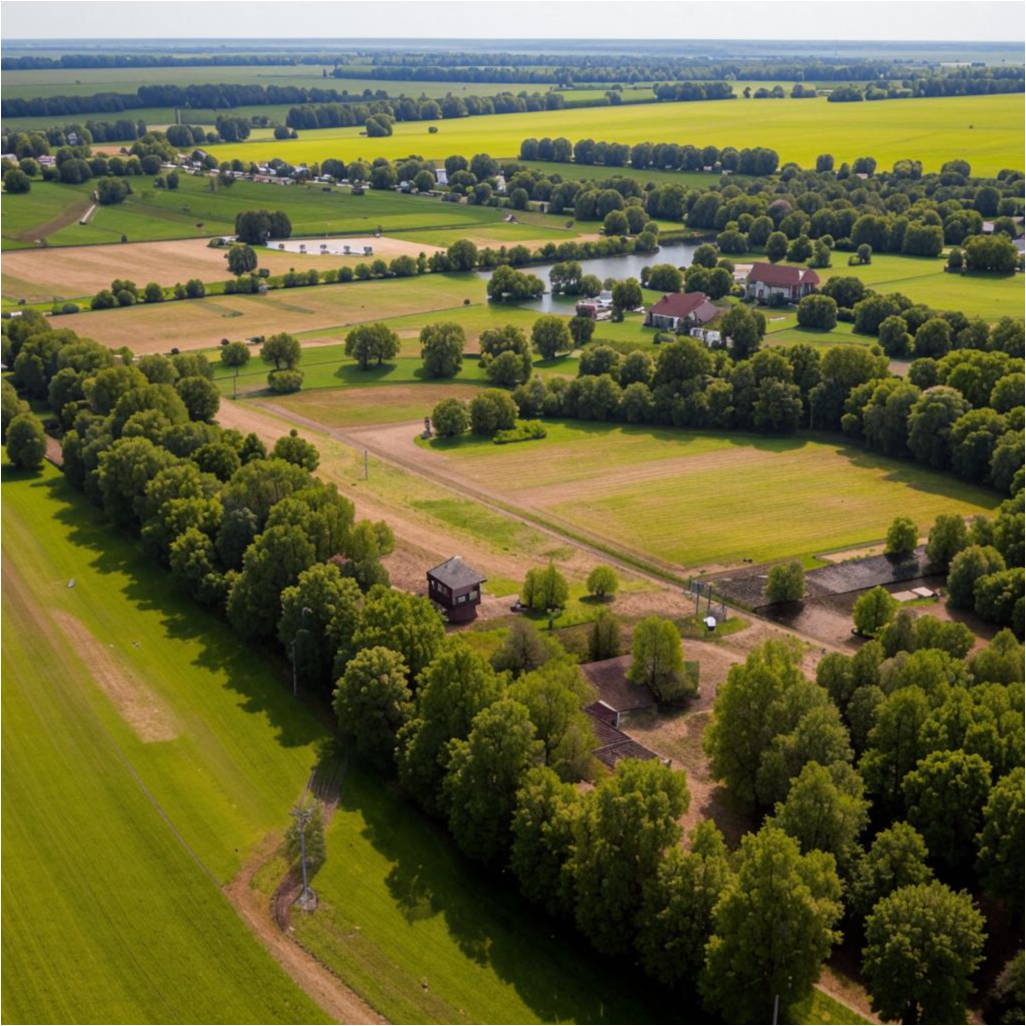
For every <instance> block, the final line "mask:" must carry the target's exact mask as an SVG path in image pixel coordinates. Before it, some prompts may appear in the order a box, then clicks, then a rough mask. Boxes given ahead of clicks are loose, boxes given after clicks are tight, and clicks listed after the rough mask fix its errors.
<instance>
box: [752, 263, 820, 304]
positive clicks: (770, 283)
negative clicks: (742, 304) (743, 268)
mask: <svg viewBox="0 0 1026 1026" xmlns="http://www.w3.org/2000/svg"><path fill="white" fill-rule="evenodd" d="M818 286H819V275H818V274H816V272H815V271H813V270H812V269H811V268H808V267H784V266H782V265H780V264H752V269H751V270H750V271H749V272H748V278H747V279H746V281H745V294H746V295H747V297H748V298H749V299H755V300H757V301H758V302H760V303H766V302H769V301H770V300H771V299H772V298H773V297H780V298H781V299H783V300H784V301H785V302H788V303H797V302H798V300H799V299H801V298H802V297H803V296H807V295H808V294H809V293H810V292H815V290H816V288H817V287H818Z"/></svg>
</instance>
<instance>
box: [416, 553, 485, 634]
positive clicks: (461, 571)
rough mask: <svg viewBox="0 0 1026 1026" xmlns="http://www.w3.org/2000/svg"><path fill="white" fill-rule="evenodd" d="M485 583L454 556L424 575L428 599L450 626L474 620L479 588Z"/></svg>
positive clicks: (478, 601) (479, 596) (478, 600)
mask: <svg viewBox="0 0 1026 1026" xmlns="http://www.w3.org/2000/svg"><path fill="white" fill-rule="evenodd" d="M486 580H488V578H487V577H482V576H481V575H480V574H479V573H478V572H477V571H476V570H475V569H473V567H470V566H468V565H467V564H466V563H464V562H463V560H462V559H461V558H460V557H459V556H453V557H451V558H450V559H447V560H446V561H445V562H444V563H439V564H438V566H436V567H432V569H430V570H428V572H427V581H428V598H430V599H431V601H432V602H434V603H435V604H436V605H437V606H439V607H440V608H441V610H442V612H443V613H444V614H445V616H446V619H448V621H449V622H450V623H465V622H466V621H468V620H473V619H474V617H475V616H477V607H478V606H479V605H480V603H481V585H482V584H484V583H485V581H486Z"/></svg>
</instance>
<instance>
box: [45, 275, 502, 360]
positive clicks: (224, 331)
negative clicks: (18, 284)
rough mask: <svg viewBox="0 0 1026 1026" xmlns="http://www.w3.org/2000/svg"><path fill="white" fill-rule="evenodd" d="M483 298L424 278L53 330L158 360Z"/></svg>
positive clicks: (189, 306)
mask: <svg viewBox="0 0 1026 1026" xmlns="http://www.w3.org/2000/svg"><path fill="white" fill-rule="evenodd" d="M484 298H485V283H484V279H482V278H479V277H477V275H475V274H430V275H423V276H421V277H418V278H389V279H380V280H375V281H365V282H350V283H348V284H345V285H319V286H317V287H315V288H300V289H276V290H274V291H272V292H269V293H268V294H267V295H266V296H258V295H245V296H212V297H209V298H206V299H190V300H182V301H180V302H165V303H153V304H142V305H139V306H133V307H129V308H126V309H114V310H96V311H83V312H81V313H77V314H71V315H69V316H65V317H62V318H61V319H60V327H62V328H71V329H73V330H74V331H77V332H78V333H79V334H80V335H83V336H85V337H87V338H93V339H95V340H96V341H97V342H101V343H103V345H106V346H113V347H114V348H119V347H121V346H128V347H129V348H130V349H131V350H132V351H133V352H134V353H137V354H142V353H166V352H167V351H168V350H169V349H171V348H172V347H175V346H177V347H178V348H180V349H197V348H208V349H209V348H212V347H215V346H217V345H218V344H219V343H220V341H221V339H222V338H230V339H244V338H251V337H254V336H258V335H273V334H274V333H275V332H279V331H288V332H291V333H293V334H304V335H305V336H306V337H307V338H313V337H320V336H321V335H323V334H326V333H337V332H339V331H341V330H342V329H344V328H345V327H346V326H348V325H350V324H355V323H358V322H360V321H374V320H384V319H386V318H388V317H395V316H401V315H403V314H415V313H424V314H430V313H433V312H435V311H440V310H447V309H449V308H452V307H458V306H463V305H464V300H469V301H470V302H471V303H482V302H483V301H484ZM428 319H430V320H435V319H442V318H434V317H430V318H428V317H426V318H425V320H428Z"/></svg>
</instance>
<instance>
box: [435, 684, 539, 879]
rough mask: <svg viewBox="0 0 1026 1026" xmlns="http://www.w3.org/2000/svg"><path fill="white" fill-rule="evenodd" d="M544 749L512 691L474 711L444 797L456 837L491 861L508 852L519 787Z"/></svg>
mask: <svg viewBox="0 0 1026 1026" xmlns="http://www.w3.org/2000/svg"><path fill="white" fill-rule="evenodd" d="M543 753H544V745H543V744H542V742H541V741H539V740H538V739H537V738H536V732H535V727H534V724H533V723H532V722H531V714H530V712H529V711H528V709H527V707H526V706H524V705H521V704H520V703H519V702H517V701H516V700H515V699H514V698H512V697H509V696H506V697H503V698H500V699H499V700H498V701H496V702H493V703H492V704H491V705H489V706H487V707H486V708H484V709H482V710H481V711H480V712H479V713H478V714H477V715H476V716H475V717H474V721H473V724H472V725H471V728H470V734H469V735H468V736H467V738H466V740H463V739H460V738H455V739H453V740H452V741H451V742H450V743H449V745H448V749H447V753H446V763H447V772H446V775H445V779H444V780H443V781H442V798H441V801H442V805H443V807H444V808H445V810H446V812H447V816H448V821H449V829H450V830H451V831H452V835H453V838H454V839H455V841H456V843H457V845H459V847H460V848H461V849H462V850H463V852H465V853H466V854H467V855H469V856H470V857H471V858H473V859H476V860H477V861H479V862H484V863H485V864H488V865H496V864H498V863H499V862H501V861H502V860H504V859H505V858H506V856H507V854H508V852H509V848H510V845H511V844H512V842H513V832H512V821H513V812H514V809H515V807H516V798H517V792H518V791H519V790H520V788H521V786H522V784H523V783H524V778H525V777H526V775H527V771H528V770H529V769H531V768H532V767H533V766H537V765H539V764H540V763H541V761H542V759H543Z"/></svg>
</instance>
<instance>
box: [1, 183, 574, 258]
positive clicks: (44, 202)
mask: <svg viewBox="0 0 1026 1026" xmlns="http://www.w3.org/2000/svg"><path fill="white" fill-rule="evenodd" d="M180 183H181V184H180V185H179V188H178V189H177V190H175V191H174V192H168V191H167V190H164V189H155V188H153V185H152V181H151V179H149V178H141V179H136V180H135V181H133V183H132V184H133V189H134V190H135V191H134V193H133V195H132V196H130V197H129V198H128V199H127V200H126V201H125V202H124V203H121V204H118V205H116V206H108V207H100V208H99V209H98V210H97V211H96V213H95V215H94V216H93V218H92V219H91V220H90V222H89V224H88V225H80V224H79V223H78V220H79V216H80V213H74V212H75V211H80V212H81V213H84V208H85V207H88V206H89V204H90V200H89V195H90V193H91V192H92V189H93V188H94V187H95V185H94V183H88V182H87V183H85V184H83V185H80V186H74V185H61V184H59V183H55V182H36V183H34V184H33V186H32V191H31V192H28V193H21V194H16V195H9V194H7V193H4V194H3V199H2V200H0V209H2V212H3V235H2V239H3V246H4V248H5V249H6V248H10V247H11V246H12V244H13V245H14V246H19V245H30V244H33V243H34V241H35V239H36V238H38V237H39V236H40V234H41V233H42V232H43V231H44V229H45V227H46V226H47V225H50V224H52V222H54V220H55V219H58V218H61V217H62V216H63V217H64V218H65V219H66V220H68V219H70V223H66V224H62V225H58V226H56V227H55V228H54V230H52V231H48V232H46V237H47V239H48V241H49V243H50V245H51V246H62V245H64V246H72V245H84V244H88V243H103V242H120V241H121V236H122V235H123V234H124V235H127V236H128V238H129V240H130V241H132V242H145V241H148V240H155V239H177V238H197V237H202V236H208V235H221V234H227V233H231V232H233V231H234V230H235V215H236V214H237V213H239V212H240V211H243V210H253V209H260V208H265V209H271V210H284V211H285V212H286V213H287V214H288V215H289V218H290V219H291V221H292V233H293V235H297V236H299V235H331V234H334V233H339V234H360V233H367V232H374V231H375V230H377V228H378V227H381V228H383V229H385V230H386V231H402V230H410V229H416V228H442V229H445V228H462V229H466V230H465V231H463V233H462V234H463V235H466V234H467V232H468V231H469V230H470V229H471V228H473V227H475V226H478V225H482V224H487V225H491V226H493V227H498V226H499V222H500V220H501V217H502V213H501V211H499V210H497V209H495V208H493V207H480V206H470V205H467V204H456V203H442V202H441V200H439V199H432V198H428V197H423V196H404V195H401V194H399V193H395V192H378V191H375V190H373V189H372V190H368V191H367V192H365V193H364V194H363V195H362V196H353V195H352V194H350V193H349V192H343V191H341V190H338V189H335V190H332V191H330V192H324V191H323V189H321V188H320V187H318V186H313V185H310V186H305V185H302V186H299V185H290V186H278V185H271V184H265V183H261V182H247V181H238V182H236V183H235V184H234V185H233V186H231V187H230V188H227V189H226V188H223V187H218V188H216V189H215V190H214V191H211V188H210V186H211V179H209V178H205V177H196V176H193V175H181V176H180ZM69 212H71V213H69ZM539 220H541V221H543V222H544V220H545V219H544V218H540V219H539ZM557 220H558V219H552V223H553V224H554V225H555V224H556V223H557ZM506 227H510V228H514V227H516V226H515V225H509V226H506ZM531 232H532V233H533V236H524V237H543V236H545V235H546V232H545V229H544V227H542V226H538V227H532V228H531Z"/></svg>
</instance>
